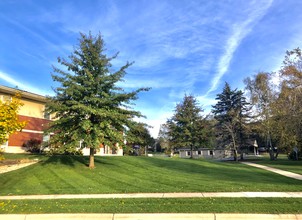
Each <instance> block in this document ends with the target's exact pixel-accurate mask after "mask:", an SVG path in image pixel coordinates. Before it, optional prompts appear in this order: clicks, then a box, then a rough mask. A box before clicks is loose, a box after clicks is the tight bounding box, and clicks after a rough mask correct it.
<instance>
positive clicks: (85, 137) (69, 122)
mask: <svg viewBox="0 0 302 220" xmlns="http://www.w3.org/2000/svg"><path fill="white" fill-rule="evenodd" d="M117 55H118V54H116V55H115V56H113V57H107V55H106V54H105V47H104V41H103V39H102V37H101V35H100V34H98V35H97V36H95V37H94V36H92V35H91V33H89V35H85V34H82V33H81V34H80V39H79V44H78V46H77V47H75V49H74V52H73V53H72V54H71V55H70V56H69V60H65V59H62V58H58V63H59V64H61V65H62V66H64V67H65V68H64V69H59V68H57V67H54V72H55V73H57V74H52V78H53V80H54V81H56V82H58V83H59V84H60V86H59V87H57V88H56V89H54V91H55V94H56V95H55V96H54V97H50V98H49V99H50V102H49V103H48V105H47V110H48V112H49V113H50V114H54V115H55V118H56V120H55V121H53V122H52V123H51V124H50V126H49V128H48V130H47V132H48V133H51V132H52V133H54V134H55V135H54V136H53V137H52V138H51V144H52V145H54V146H57V147H58V146H59V147H60V148H63V149H64V150H65V151H71V150H74V149H75V148H76V147H79V142H80V141H82V143H83V144H82V146H86V147H89V148H90V156H91V157H92V156H93V153H92V152H93V151H94V150H95V149H98V148H99V147H100V145H108V146H114V145H115V144H117V143H119V144H121V143H123V141H124V137H123V131H124V129H125V127H128V128H129V127H132V126H134V125H135V124H136V123H135V122H134V121H133V118H135V117H143V115H142V114H141V113H140V112H139V111H135V110H133V108H130V107H131V105H132V104H133V102H132V101H133V100H136V99H137V95H138V93H139V92H141V91H147V90H149V88H140V89H137V90H135V91H131V92H125V91H124V90H123V89H122V88H121V87H119V86H118V85H117V83H118V82H121V81H123V77H124V76H125V74H126V69H127V68H128V67H129V66H130V65H131V64H132V63H129V62H127V63H126V64H125V65H124V66H122V67H121V68H119V69H118V70H117V71H114V68H113V67H112V64H111V62H112V60H113V59H115V58H117ZM90 163H92V161H90ZM93 166H94V165H91V164H90V167H92V168H93Z"/></svg>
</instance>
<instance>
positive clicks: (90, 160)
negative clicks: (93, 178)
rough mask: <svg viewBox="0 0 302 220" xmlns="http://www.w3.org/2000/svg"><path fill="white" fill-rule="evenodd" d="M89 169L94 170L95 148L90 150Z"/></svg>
mask: <svg viewBox="0 0 302 220" xmlns="http://www.w3.org/2000/svg"><path fill="white" fill-rule="evenodd" d="M89 168H90V169H94V168H95V166H94V148H92V147H91V148H90V154H89Z"/></svg>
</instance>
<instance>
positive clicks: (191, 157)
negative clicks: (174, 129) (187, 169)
mask: <svg viewBox="0 0 302 220" xmlns="http://www.w3.org/2000/svg"><path fill="white" fill-rule="evenodd" d="M190 159H193V146H192V145H191V156H190Z"/></svg>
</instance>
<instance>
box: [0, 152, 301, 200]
mask: <svg viewBox="0 0 302 220" xmlns="http://www.w3.org/2000/svg"><path fill="white" fill-rule="evenodd" d="M5 156H6V158H12V157H14V156H13V155H5ZM19 157H20V158H21V157H22V156H21V155H19ZM23 157H31V158H33V157H35V156H32V155H23ZM38 157H39V159H40V160H41V162H39V163H38V164H35V165H31V166H28V167H25V168H22V169H19V170H15V171H12V172H9V173H4V174H0V186H1V188H0V195H29V194H89V193H93V194H96V193H137V192H235V191H301V189H302V183H301V181H299V180H295V179H291V178H287V177H284V176H281V175H278V174H274V173H271V172H268V171H265V170H261V169H257V168H253V167H250V166H247V165H244V164H241V163H235V162H217V161H208V160H190V159H176V158H152V157H127V156H125V157H96V158H95V165H96V168H95V169H93V170H90V169H89V168H88V167H87V164H88V159H89V158H88V157H83V156H51V157H47V156H38Z"/></svg>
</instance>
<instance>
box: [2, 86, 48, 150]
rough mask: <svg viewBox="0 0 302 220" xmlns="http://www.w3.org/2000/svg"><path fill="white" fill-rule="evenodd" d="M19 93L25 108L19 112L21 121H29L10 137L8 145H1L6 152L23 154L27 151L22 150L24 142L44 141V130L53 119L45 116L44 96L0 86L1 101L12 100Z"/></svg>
mask: <svg viewBox="0 0 302 220" xmlns="http://www.w3.org/2000/svg"><path fill="white" fill-rule="evenodd" d="M17 92H20V93H21V102H22V103H23V106H22V107H21V108H20V110H19V112H18V117H19V120H20V121H27V124H26V126H25V128H24V129H22V131H21V132H16V133H14V134H12V135H10V136H9V139H8V141H7V142H6V143H2V144H1V148H3V149H4V151H5V152H10V153H21V152H24V151H25V149H23V148H22V145H23V143H24V142H26V141H28V140H30V139H38V140H41V141H42V140H43V138H44V139H45V138H47V137H44V135H43V130H44V128H45V127H46V126H47V123H49V122H50V120H51V118H50V116H49V115H47V114H45V104H46V98H45V97H44V96H41V95H38V94H34V93H30V92H26V91H22V90H19V89H13V88H10V87H6V86H0V100H2V101H6V100H10V99H11V98H12V97H13V96H14V95H15V94H16V93H17Z"/></svg>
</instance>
